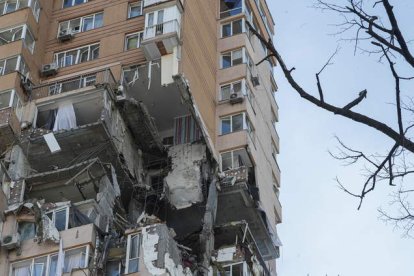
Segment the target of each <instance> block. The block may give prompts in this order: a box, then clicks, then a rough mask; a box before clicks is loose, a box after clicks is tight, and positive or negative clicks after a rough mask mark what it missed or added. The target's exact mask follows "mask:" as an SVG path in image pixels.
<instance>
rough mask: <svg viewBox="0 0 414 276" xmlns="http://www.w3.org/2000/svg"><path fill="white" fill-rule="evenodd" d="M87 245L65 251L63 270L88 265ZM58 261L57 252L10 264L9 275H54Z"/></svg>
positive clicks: (67, 270) (66, 270)
mask: <svg viewBox="0 0 414 276" xmlns="http://www.w3.org/2000/svg"><path fill="white" fill-rule="evenodd" d="M88 252H89V246H86V247H81V248H76V249H72V250H67V251H65V254H64V255H65V259H64V268H63V271H64V272H65V273H66V272H70V271H71V270H72V269H76V268H85V267H87V265H88ZM57 262H58V254H56V253H54V254H50V255H46V256H42V257H38V258H33V259H29V260H25V261H20V262H15V263H12V264H11V265H10V276H52V275H53V276H54V275H56V268H57Z"/></svg>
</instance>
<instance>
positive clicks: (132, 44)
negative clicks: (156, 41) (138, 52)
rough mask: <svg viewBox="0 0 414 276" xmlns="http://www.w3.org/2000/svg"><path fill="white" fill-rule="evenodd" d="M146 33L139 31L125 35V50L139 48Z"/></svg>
mask: <svg viewBox="0 0 414 276" xmlns="http://www.w3.org/2000/svg"><path fill="white" fill-rule="evenodd" d="M143 36H144V33H143V32H138V33H133V34H129V35H127V36H126V37H125V50H126V51H127V50H131V49H136V48H139V46H140V44H141V41H142V39H143Z"/></svg>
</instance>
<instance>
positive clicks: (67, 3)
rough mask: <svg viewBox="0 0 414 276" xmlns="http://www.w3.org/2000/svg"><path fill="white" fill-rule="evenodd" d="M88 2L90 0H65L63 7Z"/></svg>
mask: <svg viewBox="0 0 414 276" xmlns="http://www.w3.org/2000/svg"><path fill="white" fill-rule="evenodd" d="M86 2H88V0H63V8H69V7H73V6H76V5H79V4H83V3H86Z"/></svg>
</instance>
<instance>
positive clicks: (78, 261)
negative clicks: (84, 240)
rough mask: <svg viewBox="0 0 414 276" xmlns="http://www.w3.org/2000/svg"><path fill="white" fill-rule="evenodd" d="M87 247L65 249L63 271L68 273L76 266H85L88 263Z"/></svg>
mask: <svg viewBox="0 0 414 276" xmlns="http://www.w3.org/2000/svg"><path fill="white" fill-rule="evenodd" d="M86 249H87V248H86V247H82V248H77V249H73V250H68V251H65V261H64V268H63V272H65V273H68V272H71V271H72V270H74V269H76V268H84V267H86V264H87V254H86Z"/></svg>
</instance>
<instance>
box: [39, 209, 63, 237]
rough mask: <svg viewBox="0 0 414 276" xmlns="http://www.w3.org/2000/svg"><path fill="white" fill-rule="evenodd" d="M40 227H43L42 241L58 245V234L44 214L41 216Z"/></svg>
mask: <svg viewBox="0 0 414 276" xmlns="http://www.w3.org/2000/svg"><path fill="white" fill-rule="evenodd" d="M42 226H43V229H42V231H43V237H42V239H43V241H51V242H54V243H59V241H60V234H59V231H58V230H57V229H56V227H55V225H54V224H53V222H52V221H51V220H50V218H49V217H48V216H46V215H45V214H44V215H42Z"/></svg>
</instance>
